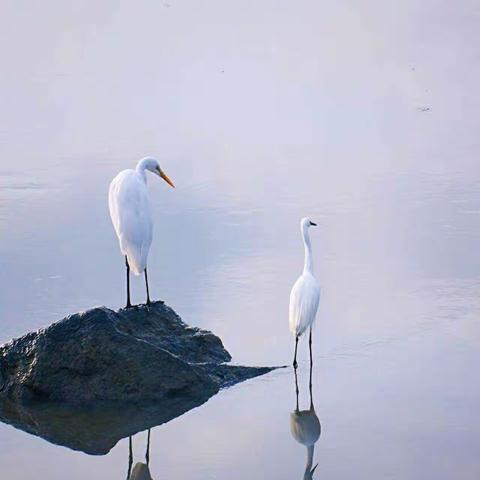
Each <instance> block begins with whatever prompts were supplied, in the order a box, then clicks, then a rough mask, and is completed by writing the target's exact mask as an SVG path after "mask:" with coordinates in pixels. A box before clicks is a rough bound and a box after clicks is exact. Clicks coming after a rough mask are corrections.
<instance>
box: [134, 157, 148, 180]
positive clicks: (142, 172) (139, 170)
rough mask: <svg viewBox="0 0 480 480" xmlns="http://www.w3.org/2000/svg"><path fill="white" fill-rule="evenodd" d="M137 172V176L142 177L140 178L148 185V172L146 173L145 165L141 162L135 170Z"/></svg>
mask: <svg viewBox="0 0 480 480" xmlns="http://www.w3.org/2000/svg"><path fill="white" fill-rule="evenodd" d="M135 171H136V172H137V174H138V175H139V176H140V178H141V179H142V180H143V181H144V183H145V184H146V183H147V174H146V171H145V165H144V164H143V163H142V162H141V161H140V162H139V163H138V165H137V167H136V168H135Z"/></svg>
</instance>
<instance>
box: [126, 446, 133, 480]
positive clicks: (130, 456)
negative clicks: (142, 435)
mask: <svg viewBox="0 0 480 480" xmlns="http://www.w3.org/2000/svg"><path fill="white" fill-rule="evenodd" d="M132 465H133V448H132V437H128V472H127V480H129V478H130V474H131V473H132Z"/></svg>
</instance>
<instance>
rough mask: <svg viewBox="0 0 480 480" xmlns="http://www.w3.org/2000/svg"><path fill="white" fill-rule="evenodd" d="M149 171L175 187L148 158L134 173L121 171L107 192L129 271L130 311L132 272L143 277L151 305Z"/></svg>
mask: <svg viewBox="0 0 480 480" xmlns="http://www.w3.org/2000/svg"><path fill="white" fill-rule="evenodd" d="M147 170H148V171H149V172H152V173H155V174H156V175H158V176H159V177H161V178H163V179H164V180H165V181H166V182H167V183H168V184H169V185H170V186H171V187H174V185H173V182H172V181H171V180H170V179H169V178H168V177H167V175H166V174H165V173H164V172H163V170H162V169H161V168H160V165H159V164H158V162H157V161H156V160H155V159H154V158H150V157H146V158H143V159H142V160H140V161H139V162H138V164H137V167H136V168H135V170H132V169H127V170H122V171H121V172H120V173H119V174H118V175H117V176H116V177H115V178H114V179H113V180H112V183H111V184H110V190H109V192H108V206H109V208H110V217H111V219H112V223H113V227H114V228H115V232H116V234H117V237H118V242H119V244H120V251H121V252H122V254H123V255H124V256H125V264H126V267H127V308H128V307H131V306H132V304H131V302H130V270H132V272H133V273H134V274H135V275H141V274H142V273H144V275H145V286H146V289H147V305H148V304H149V303H150V292H149V289H148V274H147V258H148V252H149V250H150V245H151V244H152V229H153V221H152V212H151V208H150V199H149V197H148V190H147V174H146V172H147Z"/></svg>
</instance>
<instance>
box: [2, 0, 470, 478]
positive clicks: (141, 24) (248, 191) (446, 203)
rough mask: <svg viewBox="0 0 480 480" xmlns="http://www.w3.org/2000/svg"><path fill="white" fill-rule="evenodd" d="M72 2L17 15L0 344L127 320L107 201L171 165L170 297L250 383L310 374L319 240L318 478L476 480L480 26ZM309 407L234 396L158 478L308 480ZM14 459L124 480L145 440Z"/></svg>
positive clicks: (290, 391)
mask: <svg viewBox="0 0 480 480" xmlns="http://www.w3.org/2000/svg"><path fill="white" fill-rule="evenodd" d="M68 3H70V2H60V1H58V2H57V1H53V2H49V4H48V9H46V8H45V4H44V3H40V2H38V3H36V2H29V4H28V6H27V5H26V4H25V5H22V4H21V2H20V3H19V2H9V1H6V2H2V15H1V16H0V32H1V33H0V38H1V40H2V41H1V42H0V58H1V60H2V66H3V68H2V72H1V74H0V102H1V105H2V107H1V109H0V120H1V121H0V266H1V268H0V287H1V288H0V341H1V342H4V341H8V340H9V339H10V338H12V337H15V336H20V335H21V334H23V333H25V332H27V331H30V330H32V329H37V328H40V327H42V326H45V325H47V324H49V323H50V322H52V321H54V320H58V319H60V318H62V317H63V316H64V315H66V314H68V313H72V312H76V311H78V310H81V309H85V308H88V307H90V306H93V305H107V306H109V307H111V308H118V307H120V306H122V305H123V304H124V301H125V299H124V264H123V260H122V258H121V256H120V254H119V251H118V247H117V243H116V238H115V236H114V233H113V229H112V227H111V224H110V220H109V217H108V210H107V201H106V194H107V190H108V184H109V181H110V179H111V178H112V177H113V176H114V175H115V174H116V173H117V171H118V170H120V169H122V168H128V167H132V166H133V165H134V164H135V162H136V160H137V159H138V158H140V157H142V156H144V155H146V154H150V155H153V156H156V157H157V158H158V159H159V160H160V163H161V165H162V168H163V169H164V170H165V171H166V172H167V173H168V175H169V176H170V177H171V178H172V179H173V180H174V182H175V184H176V185H177V189H176V190H172V189H168V188H167V187H166V185H164V184H161V182H159V181H157V179H156V178H153V177H152V178H150V179H149V188H150V192H151V198H152V202H153V204H154V216H155V222H156V224H155V234H154V243H153V245H152V249H151V255H150V261H149V277H150V282H151V291H152V293H153V296H155V297H157V298H161V299H163V300H165V301H166V302H167V303H168V304H170V305H171V306H172V307H174V308H175V309H176V310H177V312H178V313H179V314H180V315H181V316H182V317H183V318H184V320H185V321H186V322H188V323H190V324H192V325H197V326H200V327H202V328H206V329H211V330H213V331H214V332H215V333H217V334H219V335H220V336H221V337H222V339H223V341H224V343H225V345H226V347H227V348H228V349H229V351H230V352H231V353H232V355H233V357H234V361H235V362H237V363H244V364H258V365H278V364H285V363H290V361H291V355H292V352H293V344H292V339H291V337H290V336H289V333H288V328H287V323H288V320H287V311H288V295H289V291H290V287H291V285H292V283H293V281H294V280H295V278H296V276H297V275H298V274H299V272H300V270H301V268H302V264H303V250H302V244H301V239H300V234H299V226H298V223H299V219H300V218H301V217H302V216H305V215H308V216H310V217H311V218H312V219H314V220H316V221H317V223H318V224H319V227H318V228H317V229H316V230H313V231H312V243H313V248H314V255H315V268H316V273H317V275H318V277H319V279H320V282H321V285H322V300H321V305H320V311H319V316H318V325H317V328H316V331H315V337H314V352H315V367H314V372H313V398H314V401H315V411H316V413H317V415H318V418H319V420H320V422H321V425H322V434H321V437H320V439H319V440H318V442H317V444H316V446H315V452H314V463H313V465H315V464H316V463H318V467H317V469H316V470H315V474H314V478H318V479H320V478H328V479H347V478H348V479H350V478H360V479H367V478H369V479H370V478H389V479H398V480H400V479H402V480H404V479H420V478H422V479H425V478H435V479H437V480H439V479H445V480H446V479H451V478H461V479H462V480H463V479H465V480H469V479H472V480H473V479H477V478H478V477H479V475H480V460H479V459H478V449H479V447H480V415H479V412H478V405H479V404H480V384H479V380H478V374H477V372H476V366H477V365H478V364H479V362H480V323H479V312H480V256H479V255H478V245H479V237H480V161H479V153H480V137H479V136H478V111H479V107H480V97H479V94H478V85H479V83H480V62H479V59H480V58H479V50H478V45H479V44H480V39H479V36H480V35H479V33H478V32H480V28H479V27H480V25H479V23H480V10H479V7H478V2H468V1H465V2H462V4H461V5H457V4H455V5H454V4H452V3H451V2H446V1H445V2H442V1H438V2H422V3H421V4H419V3H418V2H414V1H407V2H394V3H393V4H392V5H388V6H387V5H386V4H384V3H383V2H375V1H369V2H349V3H346V2H322V3H321V4H320V3H319V2H314V1H312V2H308V1H301V2H273V1H264V2H261V4H260V5H259V4H258V2H250V1H244V2H224V1H220V0H218V1H216V0H211V1H208V2H196V1H180V0H178V1H175V0H169V1H168V2H163V3H162V2H134V3H129V2H113V1H112V2H110V1H106V2H102V4H101V5H99V4H97V3H93V2H92V3H89V2H86V3H85V2H84V3H81V4H77V5H68ZM426 109H429V110H426ZM132 294H133V299H134V300H135V301H136V302H140V301H143V299H144V291H143V282H142V280H141V279H135V281H134V282H133V291H132ZM300 346H301V348H300V352H301V354H300V358H301V361H300V368H299V379H298V380H299V386H300V407H301V408H302V409H306V408H308V406H309V394H308V374H309V372H308V363H307V358H308V357H307V345H306V344H305V343H303V342H302V343H301V345H300ZM295 402H296V399H295V383H294V375H293V371H291V369H285V370H280V371H276V372H274V373H272V374H269V375H267V376H265V377H261V378H258V379H255V380H252V381H248V382H246V383H243V384H240V385H238V386H236V387H234V388H232V389H230V390H226V391H223V392H221V393H220V394H218V395H217V396H215V397H213V398H212V399H210V400H209V401H208V402H207V403H206V404H204V405H203V406H201V407H199V408H197V409H194V410H191V411H190V412H188V413H187V414H185V415H183V416H182V417H179V418H177V419H175V420H173V421H171V422H170V423H168V424H165V425H163V426H160V427H157V428H154V429H153V430H152V431H151V448H150V457H151V459H150V469H151V473H152V477H153V478H154V479H161V478H175V479H194V478H195V479H200V480H203V479H205V480H207V479H217V478H218V479H224V478H231V479H245V478H252V479H264V478H276V479H282V480H283V479H292V478H299V479H301V478H303V475H304V470H305V463H306V459H307V452H306V448H305V447H304V446H302V445H300V444H298V443H297V442H296V441H295V440H294V439H293V438H292V435H291V433H290V413H291V412H292V411H293V410H294V409H295ZM0 445H1V448H0V468H1V477H2V478H8V479H14V480H34V479H35V480H37V479H38V478H48V479H49V480H57V479H58V480H60V479H64V478H65V476H68V478H69V479H71V480H76V479H84V478H96V479H97V478H98V479H119V478H125V476H126V471H127V466H128V453H129V449H128V440H122V441H120V442H119V443H118V444H117V445H116V446H115V447H114V448H113V449H112V450H111V452H110V453H109V454H108V455H106V456H88V455H86V454H83V453H81V452H76V451H71V450H69V449H67V448H64V447H58V446H54V445H52V444H50V443H47V442H46V441H44V440H42V439H40V438H37V437H34V436H31V435H28V434H26V433H24V432H22V431H19V430H16V429H14V428H12V427H10V426H7V425H4V424H0ZM133 447H134V454H135V461H143V458H144V453H145V447H146V433H140V434H138V435H137V436H135V437H134V439H133Z"/></svg>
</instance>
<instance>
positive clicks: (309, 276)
mask: <svg viewBox="0 0 480 480" xmlns="http://www.w3.org/2000/svg"><path fill="white" fill-rule="evenodd" d="M316 225H317V224H316V223H313V222H312V221H311V220H310V219H309V218H302V221H301V223H300V230H301V233H302V238H303V244H304V246H305V264H304V267H303V273H302V274H301V275H300V277H298V279H297V281H296V282H295V284H294V285H293V288H292V291H291V292H290V308H289V323H290V331H291V332H292V334H293V335H294V336H295V355H294V358H293V366H294V368H297V347H298V339H299V337H300V336H301V335H302V334H303V333H304V332H305V330H307V328H310V338H309V347H310V364H312V363H313V360H312V326H313V323H314V321H315V317H316V315H317V310H318V303H319V301H320V285H319V284H318V282H317V279H316V278H315V276H314V273H313V257H312V245H311V243H310V235H309V233H308V230H309V228H310V227H312V226H316Z"/></svg>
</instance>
